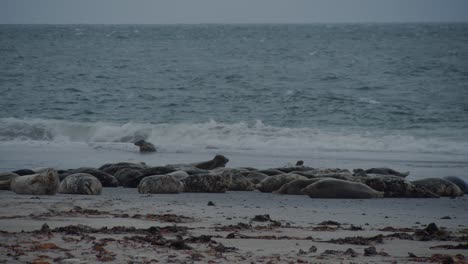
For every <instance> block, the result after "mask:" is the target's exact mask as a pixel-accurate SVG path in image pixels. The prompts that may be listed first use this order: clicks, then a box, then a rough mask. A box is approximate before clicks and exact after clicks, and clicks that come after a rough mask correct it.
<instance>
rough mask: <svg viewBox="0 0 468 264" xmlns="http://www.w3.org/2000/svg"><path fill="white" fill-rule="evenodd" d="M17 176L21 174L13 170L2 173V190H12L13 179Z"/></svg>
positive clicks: (0, 181)
mask: <svg viewBox="0 0 468 264" xmlns="http://www.w3.org/2000/svg"><path fill="white" fill-rule="evenodd" d="M16 177H19V175H18V174H16V173H13V172H3V173H0V190H10V184H11V180H13V179H14V178H16Z"/></svg>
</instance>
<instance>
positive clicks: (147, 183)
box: [138, 175, 184, 193]
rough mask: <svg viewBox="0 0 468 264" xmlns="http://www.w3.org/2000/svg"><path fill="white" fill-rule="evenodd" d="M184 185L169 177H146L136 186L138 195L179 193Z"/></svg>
mask: <svg viewBox="0 0 468 264" xmlns="http://www.w3.org/2000/svg"><path fill="white" fill-rule="evenodd" d="M183 191H184V184H183V183H182V182H181V181H180V180H178V179H176V178H174V177H173V176H170V175H155V176H148V177H145V178H143V180H141V182H140V184H139V185H138V192H139V193H180V192H183Z"/></svg>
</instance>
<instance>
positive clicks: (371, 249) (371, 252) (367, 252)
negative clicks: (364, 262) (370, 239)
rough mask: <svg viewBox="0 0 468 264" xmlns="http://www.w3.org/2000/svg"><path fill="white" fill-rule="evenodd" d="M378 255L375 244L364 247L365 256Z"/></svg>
mask: <svg viewBox="0 0 468 264" xmlns="http://www.w3.org/2000/svg"><path fill="white" fill-rule="evenodd" d="M375 255H377V250H376V249H375V247H374V246H372V247H368V248H365V249H364V256H375Z"/></svg>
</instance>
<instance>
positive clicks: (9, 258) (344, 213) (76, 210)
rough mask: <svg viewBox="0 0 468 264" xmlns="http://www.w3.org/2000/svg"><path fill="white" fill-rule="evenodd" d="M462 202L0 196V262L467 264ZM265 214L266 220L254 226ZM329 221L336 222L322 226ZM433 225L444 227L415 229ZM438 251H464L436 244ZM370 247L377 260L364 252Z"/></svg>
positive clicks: (123, 194) (107, 193) (123, 193)
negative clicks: (447, 256)
mask: <svg viewBox="0 0 468 264" xmlns="http://www.w3.org/2000/svg"><path fill="white" fill-rule="evenodd" d="M209 201H212V202H213V203H214V204H215V205H214V206H208V202H209ZM467 202H468V198H466V197H461V198H457V199H449V198H441V199H372V200H342V199H310V198H308V197H307V196H292V195H290V196H286V195H276V194H268V193H259V192H227V193H224V194H208V193H181V194H172V195H143V194H139V193H138V192H137V190H136V189H126V188H105V189H104V191H103V194H102V195H100V196H83V195H63V194H58V195H54V196H29V195H16V194H14V193H12V192H10V191H0V230H2V231H3V232H0V263H36V264H37V263H100V262H108V263H193V262H195V263H232V262H238V263H251V262H253V263H430V262H435V263H438V262H443V261H444V260H445V261H448V260H447V258H446V256H445V255H449V256H451V257H452V259H451V260H454V261H458V262H457V263H466V262H465V261H466V260H464V259H465V258H464V256H463V255H467V253H468V251H467V249H466V245H467V243H468V239H467V236H468V203H467ZM265 214H268V215H269V217H270V218H271V221H270V220H268V221H266V222H259V221H253V218H254V217H255V216H256V215H265ZM442 218H450V219H442ZM328 220H330V221H336V222H338V223H340V225H339V226H338V225H334V224H332V223H329V224H328V225H323V224H321V223H322V222H323V221H328ZM429 223H435V224H436V225H437V226H438V227H439V228H440V230H439V231H438V232H435V233H434V234H432V235H430V234H428V233H427V232H426V233H424V232H423V231H421V230H423V229H425V228H426V227H427V225H428V224H429ZM44 224H47V226H48V228H47V226H43V225H44ZM77 225H83V226H78V227H77ZM60 227H62V228H60ZM104 227H107V228H104ZM154 227H157V228H154ZM388 227H392V228H394V229H391V228H388ZM41 228H42V231H39V230H41ZM384 228H387V229H385V230H387V231H382V229H384ZM402 228H405V229H402ZM361 229H362V230H361ZM395 233H399V234H398V235H395V236H396V237H391V236H389V235H392V234H395ZM405 234H408V235H405ZM416 234H417V235H416ZM421 234H426V235H423V236H421ZM379 235H382V236H379ZM352 237H359V238H352ZM344 238H348V239H344ZM351 238H352V239H351ZM367 238H371V239H367ZM333 239H335V241H330V240H333ZM339 239H342V240H339ZM343 239H344V240H343ZM410 239H413V240H410ZM419 240H427V241H419ZM441 245H444V246H445V245H452V246H457V245H461V247H464V249H447V248H434V247H437V246H441ZM372 246H374V247H375V248H376V251H377V255H372V256H365V254H364V249H365V248H369V247H372ZM314 247H315V248H316V250H314ZM348 249H352V250H353V251H354V252H352V251H350V250H349V251H348V252H347V253H345V252H346V251H347V250H348ZM327 250H328V252H327ZM408 253H412V254H414V256H416V257H414V256H413V257H411V256H409V254H408ZM447 263H448V262H447Z"/></svg>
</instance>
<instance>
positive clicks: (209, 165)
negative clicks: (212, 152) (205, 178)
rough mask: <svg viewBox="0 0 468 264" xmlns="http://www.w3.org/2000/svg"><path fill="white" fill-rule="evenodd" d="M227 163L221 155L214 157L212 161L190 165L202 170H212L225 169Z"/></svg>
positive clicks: (227, 160) (226, 159)
mask: <svg viewBox="0 0 468 264" xmlns="http://www.w3.org/2000/svg"><path fill="white" fill-rule="evenodd" d="M228 162H229V159H228V158H226V157H224V156H223V155H216V156H215V157H214V158H213V159H212V160H208V161H203V162H197V163H192V164H190V165H192V166H194V167H195V168H198V169H202V170H212V169H216V168H219V167H225V166H226V164H227V163H228Z"/></svg>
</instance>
